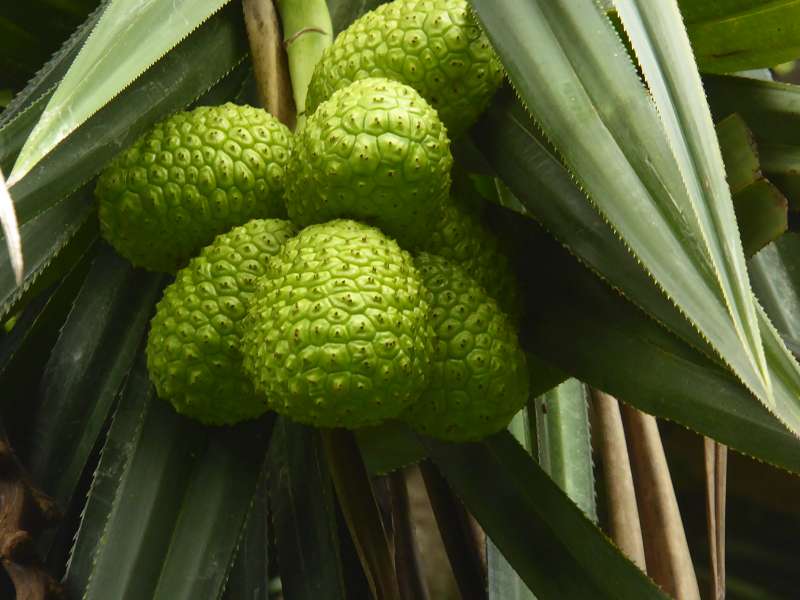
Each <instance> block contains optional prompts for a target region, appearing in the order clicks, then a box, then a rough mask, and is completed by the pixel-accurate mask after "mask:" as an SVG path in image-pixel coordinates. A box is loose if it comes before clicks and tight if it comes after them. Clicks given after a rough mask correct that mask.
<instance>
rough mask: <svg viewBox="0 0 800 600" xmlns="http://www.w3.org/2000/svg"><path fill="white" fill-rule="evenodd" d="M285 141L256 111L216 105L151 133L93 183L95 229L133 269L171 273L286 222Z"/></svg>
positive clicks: (277, 126) (279, 128) (287, 136)
mask: <svg viewBox="0 0 800 600" xmlns="http://www.w3.org/2000/svg"><path fill="white" fill-rule="evenodd" d="M290 143H291V133H290V132H289V130H288V129H287V128H286V127H285V126H284V125H282V124H281V123H280V122H278V121H277V119H275V118H274V117H272V116H271V115H270V114H269V113H267V112H266V111H264V110H261V109H258V108H253V107H251V106H237V105H235V104H231V103H228V104H224V105H222V106H213V107H212V106H203V107H199V108H196V109H194V110H192V111H190V112H181V113H178V114H175V115H173V116H171V117H169V118H168V119H166V120H164V121H162V122H161V123H159V124H157V125H156V126H155V127H153V129H151V130H150V131H149V132H148V133H146V134H145V135H143V136H142V137H141V138H139V139H138V140H137V141H136V142H135V143H134V144H133V146H132V147H130V148H129V149H128V150H126V151H125V152H123V153H122V154H121V155H119V156H118V157H116V158H115V159H114V160H113V161H112V162H111V164H110V165H109V166H108V167H107V168H106V169H105V171H103V173H102V175H101V176H100V178H99V180H98V182H97V187H96V189H95V195H96V197H97V199H98V201H99V215H100V229H101V232H102V234H103V237H105V239H106V240H108V242H109V243H110V244H111V245H112V246H114V248H115V249H116V250H117V251H118V252H119V253H120V254H122V255H123V256H124V257H126V258H127V259H128V260H130V261H131V262H132V263H133V264H134V265H136V266H138V267H144V268H146V269H149V270H152V271H164V272H168V273H172V272H175V271H176V270H177V269H179V268H180V267H182V266H184V265H185V264H186V263H187V262H188V260H189V259H190V258H191V257H192V256H194V255H196V254H197V253H198V252H199V251H200V248H202V247H203V246H204V245H206V244H208V243H210V242H211V240H213V239H214V236H216V235H217V234H219V233H222V232H224V231H227V230H229V229H230V228H231V227H234V226H236V225H241V224H243V223H246V222H247V221H249V220H250V219H253V218H267V217H276V218H280V217H284V216H285V214H286V213H285V208H284V205H283V192H284V178H285V171H286V165H287V163H288V162H289V157H290Z"/></svg>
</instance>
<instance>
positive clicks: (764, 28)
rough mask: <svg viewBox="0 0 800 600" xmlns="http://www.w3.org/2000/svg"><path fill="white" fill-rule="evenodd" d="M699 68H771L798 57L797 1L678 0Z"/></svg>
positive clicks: (726, 70)
mask: <svg viewBox="0 0 800 600" xmlns="http://www.w3.org/2000/svg"><path fill="white" fill-rule="evenodd" d="M679 3H680V7H681V11H682V12H683V14H684V17H685V19H686V27H687V30H688V32H689V37H690V38H691V40H692V47H693V49H694V53H695V54H696V56H697V63H698V65H699V67H700V69H701V70H702V71H706V72H709V73H732V72H734V71H743V70H745V69H757V68H759V67H773V66H775V65H777V64H780V63H783V62H786V61H789V60H794V59H795V58H797V57H798V56H800V1H798V0H759V1H757V2H754V1H753V0H679Z"/></svg>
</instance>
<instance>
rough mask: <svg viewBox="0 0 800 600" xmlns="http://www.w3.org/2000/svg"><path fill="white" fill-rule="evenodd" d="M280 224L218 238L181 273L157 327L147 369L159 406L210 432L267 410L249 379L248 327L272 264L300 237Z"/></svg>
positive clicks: (259, 223) (259, 224)
mask: <svg viewBox="0 0 800 600" xmlns="http://www.w3.org/2000/svg"><path fill="white" fill-rule="evenodd" d="M295 232H296V230H295V228H294V226H293V225H292V224H291V223H290V222H288V221H283V220H280V219H265V220H253V221H250V222H249V223H247V224H246V225H242V226H240V227H237V228H235V229H233V230H232V231H230V232H228V233H225V234H223V235H220V236H218V237H217V238H216V239H215V240H214V243H213V244H211V245H210V246H207V247H206V248H204V249H203V251H202V252H201V254H200V256H198V257H196V258H194V259H192V261H191V262H190V263H189V265H188V266H187V267H185V268H184V269H181V271H180V272H179V273H178V276H177V278H176V280H175V282H174V283H172V284H170V285H169V286H168V287H167V289H166V290H165V292H164V297H163V298H162V299H161V301H160V302H159V303H158V307H157V309H156V315H155V317H154V318H153V321H152V323H151V326H150V336H149V337H148V340H147V368H148V370H149V372H150V379H151V380H152V381H153V383H154V384H155V386H156V391H157V392H158V395H159V397H160V398H162V399H164V400H167V401H169V402H170V403H171V404H172V405H173V406H174V407H175V410H177V411H178V412H179V413H181V414H184V415H186V416H188V417H192V418H194V419H197V420H198V421H202V422H203V423H206V424H211V425H222V424H233V423H237V422H239V421H243V420H247V419H254V418H256V417H258V416H260V415H262V414H263V413H264V412H266V410H267V404H266V400H265V398H264V397H263V396H262V395H261V394H259V393H257V392H256V391H255V389H254V388H253V384H252V383H251V381H250V379H249V378H248V377H246V376H245V374H244V372H243V371H242V357H241V354H240V351H239V344H240V340H241V334H242V329H241V321H242V319H243V317H244V316H245V314H246V312H247V307H248V305H249V303H250V299H251V297H252V296H253V294H254V293H255V291H256V284H257V281H258V279H259V278H260V277H261V276H262V275H263V274H264V271H265V270H266V265H267V262H268V260H269V257H271V256H273V255H275V254H277V252H278V250H279V249H280V248H281V246H282V245H283V244H284V243H285V242H286V240H288V239H289V238H291V237H292V236H293V235H294V234H295Z"/></svg>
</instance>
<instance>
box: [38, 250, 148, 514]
mask: <svg viewBox="0 0 800 600" xmlns="http://www.w3.org/2000/svg"><path fill="white" fill-rule="evenodd" d="M162 282H163V277H162V276H160V275H155V274H147V273H144V272H142V271H135V270H133V268H132V267H131V266H130V264H129V263H128V262H127V261H124V260H123V259H121V258H119V257H118V256H117V255H116V254H114V253H113V251H112V250H111V249H110V248H108V247H107V246H106V247H104V248H103V250H102V251H101V252H100V253H99V255H98V257H97V258H96V259H95V261H94V263H93V264H92V267H91V269H90V270H89V274H88V275H87V277H86V280H85V282H84V284H83V287H82V288H81V291H80V292H79V294H78V296H77V298H76V300H75V305H74V306H73V308H72V311H71V312H70V314H69V316H68V318H67V321H66V322H65V324H64V327H63V328H62V330H61V333H60V335H59V338H58V341H57V342H56V344H55V345H54V346H53V350H52V353H51V355H50V359H49V361H48V363H47V366H46V368H45V372H44V374H43V376H42V381H41V384H40V387H39V393H38V396H39V402H38V409H37V411H36V415H35V417H34V421H33V424H32V432H31V435H30V439H31V442H30V444H31V450H30V456H29V458H28V461H27V462H28V466H29V469H30V472H31V476H32V477H33V479H34V481H36V482H37V483H38V484H39V486H40V487H41V488H42V489H43V490H44V491H45V492H46V493H47V494H49V495H50V496H52V497H53V498H54V499H55V500H56V502H58V503H59V505H60V506H61V507H62V509H65V508H66V507H67V506H68V505H69V503H70V501H71V498H72V494H73V492H74V490H75V486H76V485H77V484H78V481H79V480H80V477H81V473H83V471H84V467H85V465H86V461H87V460H88V458H89V456H90V454H91V452H92V448H94V446H95V443H96V441H97V438H98V436H99V435H100V433H101V432H102V431H103V427H104V424H105V423H106V421H107V419H108V415H109V412H110V411H111V408H112V406H113V402H114V399H115V398H116V396H117V392H118V389H119V387H120V385H121V384H122V382H123V381H124V379H125V377H126V376H127V375H128V372H129V371H130V369H131V366H132V364H133V360H134V358H135V356H136V352H137V350H138V348H139V346H140V343H141V341H142V338H143V336H144V332H145V329H146V326H147V323H148V320H149V318H150V315H151V313H152V310H153V306H154V304H155V302H156V300H157V298H158V296H159V295H160V291H161V286H162ZM76 349H80V351H78V352H76Z"/></svg>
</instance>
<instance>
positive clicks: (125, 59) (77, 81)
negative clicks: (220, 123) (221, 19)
mask: <svg viewBox="0 0 800 600" xmlns="http://www.w3.org/2000/svg"><path fill="white" fill-rule="evenodd" d="M227 2H229V0H206V1H205V2H191V1H189V2H177V1H174V0H110V1H109V2H108V4H106V7H105V10H104V11H103V14H102V15H101V17H100V19H99V20H98V22H97V24H96V25H95V27H94V29H92V34H91V36H90V37H88V38H87V39H86V42H85V43H84V44H83V46H82V47H81V49H80V51H79V52H78V54H77V55H76V56H75V59H74V60H73V61H72V63H71V64H70V66H69V69H68V70H67V72H66V73H65V74H64V77H63V78H62V79H61V82H60V83H59V84H58V87H57V88H56V89H55V91H54V92H53V95H52V96H51V97H50V99H49V101H48V104H47V108H45V110H44V112H43V113H42V117H41V119H39V122H38V123H37V124H36V127H35V128H34V130H33V131H32V132H31V135H30V136H29V137H28V139H27V140H26V141H25V145H24V146H23V147H22V150H20V153H19V156H18V157H17V161H16V163H15V164H14V168H13V170H12V171H11V173H10V175H9V181H10V182H14V181H18V180H20V179H21V178H22V177H23V176H24V175H26V174H27V173H29V172H30V170H31V169H32V168H33V167H34V166H35V165H36V164H37V163H39V162H40V161H41V160H42V158H43V157H44V156H46V155H47V154H49V153H50V152H51V151H52V150H53V149H54V148H55V147H56V146H57V145H58V144H60V143H61V142H62V141H63V140H64V139H65V138H66V137H67V136H69V135H70V134H71V133H72V132H73V131H75V129H77V128H78V127H80V126H81V125H82V124H83V123H85V122H86V121H87V120H88V119H89V118H90V117H91V116H92V115H94V114H95V113H96V112H97V111H98V110H100V109H101V108H102V107H103V106H105V105H107V104H108V103H109V102H110V101H111V100H112V99H113V98H115V97H116V96H117V95H118V94H119V93H120V92H121V91H122V90H124V89H125V88H126V87H128V86H129V85H130V84H131V83H132V82H133V81H134V80H135V79H137V78H138V77H139V76H140V75H141V74H142V73H144V72H145V71H146V70H148V69H149V68H150V67H151V66H152V65H153V64H154V63H156V62H158V60H159V59H160V58H161V57H162V56H164V54H166V53H167V52H169V50H171V49H172V48H174V47H175V46H176V45H177V44H178V43H180V42H181V40H182V39H183V38H185V37H186V36H188V35H189V34H190V33H192V31H194V30H195V29H196V28H197V27H199V26H200V25H201V24H202V23H203V22H204V21H206V20H207V19H208V18H209V17H210V16H211V15H212V14H213V13H215V12H217V11H218V10H219V9H220V8H222V6H224V5H225V4H226V3H227ZM41 62H43V61H37V63H41ZM12 185H13V183H12Z"/></svg>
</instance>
